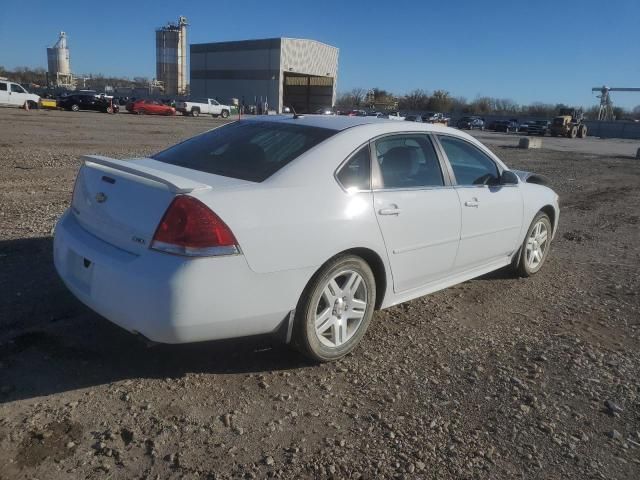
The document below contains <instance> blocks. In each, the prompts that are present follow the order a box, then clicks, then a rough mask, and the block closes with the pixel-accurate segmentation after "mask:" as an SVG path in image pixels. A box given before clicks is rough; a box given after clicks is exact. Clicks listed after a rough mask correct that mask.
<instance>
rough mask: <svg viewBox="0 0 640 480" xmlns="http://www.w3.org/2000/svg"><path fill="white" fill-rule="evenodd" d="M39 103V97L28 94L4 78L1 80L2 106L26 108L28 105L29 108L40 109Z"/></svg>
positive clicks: (0, 98)
mask: <svg viewBox="0 0 640 480" xmlns="http://www.w3.org/2000/svg"><path fill="white" fill-rule="evenodd" d="M39 102H40V97H39V96H38V95H34V94H33V93H29V92H27V91H26V90H25V89H24V88H22V86H21V85H19V84H17V83H15V82H10V81H9V80H8V79H6V78H4V77H1V78H0V105H12V106H14V107H24V105H25V103H26V104H27V105H28V106H29V108H38V105H39Z"/></svg>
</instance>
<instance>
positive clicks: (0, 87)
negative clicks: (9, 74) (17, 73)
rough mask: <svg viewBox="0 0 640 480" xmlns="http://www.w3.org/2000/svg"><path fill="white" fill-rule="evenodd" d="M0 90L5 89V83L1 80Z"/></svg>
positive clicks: (4, 90)
mask: <svg viewBox="0 0 640 480" xmlns="http://www.w3.org/2000/svg"><path fill="white" fill-rule="evenodd" d="M0 90H1V91H3V92H6V91H7V84H6V83H3V82H0Z"/></svg>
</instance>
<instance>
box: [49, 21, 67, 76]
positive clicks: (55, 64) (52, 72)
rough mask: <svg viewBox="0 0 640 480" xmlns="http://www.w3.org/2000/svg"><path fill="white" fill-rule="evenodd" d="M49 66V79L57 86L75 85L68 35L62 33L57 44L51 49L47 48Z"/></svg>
mask: <svg viewBox="0 0 640 480" xmlns="http://www.w3.org/2000/svg"><path fill="white" fill-rule="evenodd" d="M47 64H48V67H49V78H50V79H51V81H52V82H54V83H55V84H56V85H70V84H72V83H73V76H72V74H71V65H70V63H69V49H68V48H67V34H66V33H64V32H60V36H59V37H58V41H57V42H56V44H55V45H54V46H53V47H51V48H47Z"/></svg>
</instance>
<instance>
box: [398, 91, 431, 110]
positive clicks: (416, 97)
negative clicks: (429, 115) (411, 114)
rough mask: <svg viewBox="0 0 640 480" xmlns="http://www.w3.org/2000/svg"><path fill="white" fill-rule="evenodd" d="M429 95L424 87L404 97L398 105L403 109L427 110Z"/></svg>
mask: <svg viewBox="0 0 640 480" xmlns="http://www.w3.org/2000/svg"><path fill="white" fill-rule="evenodd" d="M428 102H429V95H428V94H427V92H425V91H424V90H422V89H416V90H413V91H411V92H409V93H408V94H407V95H405V96H404V97H402V98H401V99H400V100H399V102H398V106H399V108H400V109H401V110H414V111H415V110H426V109H427V103H428Z"/></svg>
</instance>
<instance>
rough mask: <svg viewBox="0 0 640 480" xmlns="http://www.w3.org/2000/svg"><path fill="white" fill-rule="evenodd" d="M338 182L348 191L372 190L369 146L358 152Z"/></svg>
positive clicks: (342, 169) (343, 170)
mask: <svg viewBox="0 0 640 480" xmlns="http://www.w3.org/2000/svg"><path fill="white" fill-rule="evenodd" d="M336 176H337V177H338V181H339V182H340V184H341V185H342V186H343V187H344V188H345V189H346V190H370V189H371V154H370V151H369V144H367V145H365V146H364V147H362V148H361V149H360V150H358V151H357V152H356V153H355V154H354V155H353V156H352V157H351V158H350V159H349V161H348V162H347V163H345V164H344V165H343V166H342V168H341V169H340V171H339V172H338V174H337V175H336Z"/></svg>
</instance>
